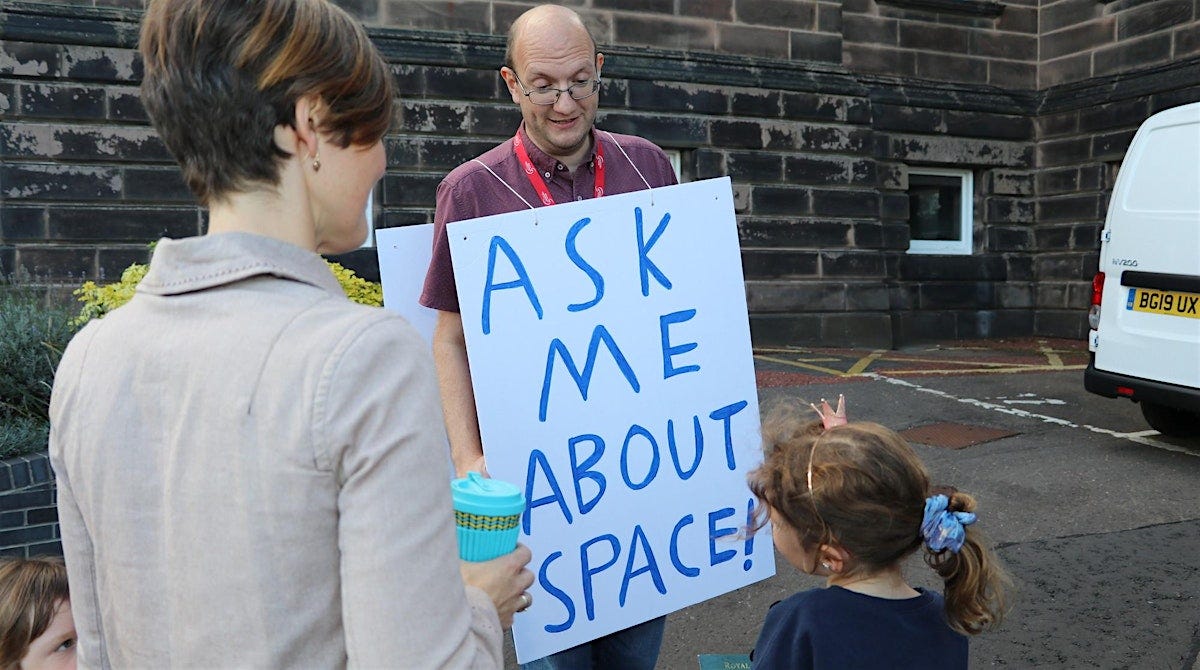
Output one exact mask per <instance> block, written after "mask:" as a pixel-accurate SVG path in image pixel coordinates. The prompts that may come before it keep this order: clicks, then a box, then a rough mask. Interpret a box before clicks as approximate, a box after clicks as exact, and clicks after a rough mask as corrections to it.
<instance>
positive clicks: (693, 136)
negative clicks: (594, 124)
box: [599, 112, 708, 148]
mask: <svg viewBox="0 0 1200 670" xmlns="http://www.w3.org/2000/svg"><path fill="white" fill-rule="evenodd" d="M599 125H600V127H601V128H603V129H605V130H607V131H610V132H614V133H624V134H626V135H639V136H641V137H644V138H646V139H648V140H650V141H651V142H654V143H655V144H657V145H659V146H662V147H667V148H679V147H699V146H703V145H706V144H708V123H707V121H705V120H703V119H698V118H691V117H684V116H679V115H673V114H655V115H645V114H624V113H619V112H617V113H614V112H606V113H604V114H603V117H602V120H601V122H600V124H599Z"/></svg>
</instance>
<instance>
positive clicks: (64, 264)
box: [14, 247, 96, 480]
mask: <svg viewBox="0 0 1200 670" xmlns="http://www.w3.org/2000/svg"><path fill="white" fill-rule="evenodd" d="M95 255H96V252H95V250H93V249H78V248H69V247H21V248H19V249H17V257H16V264H17V266H18V267H20V268H23V271H24V272H28V273H29V274H31V275H33V276H34V277H37V278H42V279H72V280H73V279H78V278H80V277H91V276H92V274H93V272H95V267H96V260H95ZM14 474H15V471H14ZM14 480H15V477H14Z"/></svg>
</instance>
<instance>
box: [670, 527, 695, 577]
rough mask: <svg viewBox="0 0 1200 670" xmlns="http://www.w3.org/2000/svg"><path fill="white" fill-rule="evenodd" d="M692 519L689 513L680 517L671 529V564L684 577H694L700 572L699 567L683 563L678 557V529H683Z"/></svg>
mask: <svg viewBox="0 0 1200 670" xmlns="http://www.w3.org/2000/svg"><path fill="white" fill-rule="evenodd" d="M692 521H694V519H692V515H691V514H689V515H687V516H685V517H683V518H682V519H680V520H679V523H677V524H675V528H674V529H673V530H672V531H671V565H673V566H675V569H676V570H677V571H678V572H679V574H681V575H683V576H684V577H696V576H699V574H700V568H693V567H691V566H689V565H684V564H683V561H682V560H681V559H680V558H679V531H681V530H683V527H684V526H687V525H689V524H691V523H692Z"/></svg>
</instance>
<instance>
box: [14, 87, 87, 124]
mask: <svg viewBox="0 0 1200 670" xmlns="http://www.w3.org/2000/svg"><path fill="white" fill-rule="evenodd" d="M17 91H18V92H17V96H18V98H19V99H20V101H21V115H22V116H29V117H37V118H54V119H103V118H104V89H102V88H97V87H86V86H73V85H69V84H44V83H38V84H22V85H20V86H18V87H17Z"/></svg>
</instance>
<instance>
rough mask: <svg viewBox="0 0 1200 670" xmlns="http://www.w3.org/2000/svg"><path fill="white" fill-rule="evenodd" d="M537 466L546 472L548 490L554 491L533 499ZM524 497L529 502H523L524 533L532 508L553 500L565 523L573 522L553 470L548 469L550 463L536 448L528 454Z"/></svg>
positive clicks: (522, 524) (522, 522) (527, 529)
mask: <svg viewBox="0 0 1200 670" xmlns="http://www.w3.org/2000/svg"><path fill="white" fill-rule="evenodd" d="M539 467H540V468H541V469H542V471H543V472H545V473H546V483H548V484H549V485H550V490H551V491H553V492H554V493H553V494H552V495H548V496H543V497H541V498H537V499H534V497H533V484H534V479H535V477H536V475H537V471H538V468H539ZM525 499H526V500H528V501H529V502H528V503H526V504H525V515H524V516H523V517H522V518H521V527H522V528H523V529H524V531H525V534H526V535H528V534H529V526H530V518H531V517H532V516H533V510H534V509H535V508H538V507H541V506H542V505H549V504H550V503H554V502H556V503H558V506H559V508H560V509H561V510H562V513H563V517H565V518H566V520H567V523H573V521H572V519H571V510H570V509H568V508H567V501H566V499H565V498H564V497H563V494H562V489H561V488H559V486H558V480H557V479H555V478H554V472H553V471H552V470H551V469H550V463H549V462H547V461H546V455H545V454H543V453H542V452H541V451H540V450H538V449H534V450H533V451H532V452H530V454H529V469H528V470H527V471H526V473H525Z"/></svg>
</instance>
